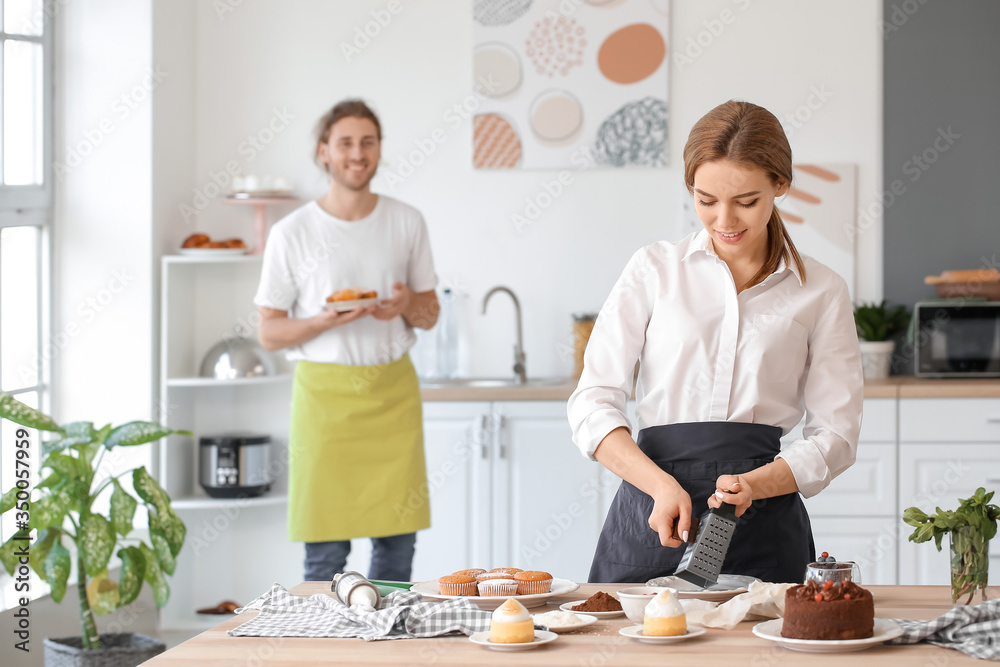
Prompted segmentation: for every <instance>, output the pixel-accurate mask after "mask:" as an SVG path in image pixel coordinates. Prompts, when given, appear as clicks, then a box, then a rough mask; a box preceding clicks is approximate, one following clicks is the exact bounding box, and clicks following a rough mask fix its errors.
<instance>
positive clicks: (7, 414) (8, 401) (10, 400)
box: [0, 393, 61, 431]
mask: <svg viewBox="0 0 1000 667" xmlns="http://www.w3.org/2000/svg"><path fill="white" fill-rule="evenodd" d="M0 417H2V418H4V419H9V420H10V421H12V422H14V423H15V424H20V425H21V426H27V427H28V428H34V429H38V430H39V431H60V430H61V429H60V428H59V424H57V423H56V422H55V421H54V420H53V419H52V417H49V416H48V415H45V414H42V413H41V412H39V411H38V410H36V409H34V408H32V407H30V406H28V405H25V404H24V403H22V402H21V401H19V400H17V399H16V398H14V397H13V396H11V395H10V394H5V393H0Z"/></svg>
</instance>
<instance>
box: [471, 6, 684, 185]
mask: <svg viewBox="0 0 1000 667" xmlns="http://www.w3.org/2000/svg"><path fill="white" fill-rule="evenodd" d="M472 18H473V54H472V62H473V73H474V79H475V81H474V89H475V92H476V94H477V96H478V97H479V98H480V104H479V108H478V109H477V114H476V116H475V118H474V122H473V166H474V167H475V168H476V169H564V168H567V167H569V168H574V169H589V168H619V167H647V168H648V167H665V166H667V156H668V152H667V145H668V144H667V118H668V99H667V91H668V85H667V73H668V71H669V43H668V35H669V34H670V31H669V21H670V16H669V3H668V2H667V0H474V2H473V10H472Z"/></svg>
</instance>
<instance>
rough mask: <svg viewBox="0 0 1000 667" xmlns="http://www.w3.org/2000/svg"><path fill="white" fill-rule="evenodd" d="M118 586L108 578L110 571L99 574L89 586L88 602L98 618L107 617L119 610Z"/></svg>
mask: <svg viewBox="0 0 1000 667" xmlns="http://www.w3.org/2000/svg"><path fill="white" fill-rule="evenodd" d="M118 599H119V595H118V584H116V583H115V581H114V580H113V579H111V578H110V577H108V571H107V570H104V571H102V572H100V573H98V574H97V576H96V577H94V578H93V579H91V580H90V583H89V584H87V601H88V602H89V603H90V608H91V609H93V610H94V613H95V614H97V615H98V616H107V615H108V614H110V613H111V612H113V611H114V610H115V609H117V608H118Z"/></svg>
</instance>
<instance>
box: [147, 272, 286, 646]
mask: <svg viewBox="0 0 1000 667" xmlns="http://www.w3.org/2000/svg"><path fill="white" fill-rule="evenodd" d="M260 270H261V257H260V256H253V255H240V256H219V257H192V256H183V255H177V256H165V257H163V258H162V292H161V319H160V321H161V331H160V346H161V349H160V386H159V396H160V405H161V410H160V412H161V414H160V419H161V421H162V422H163V423H165V424H167V425H169V426H170V427H172V428H177V429H186V430H190V431H192V432H193V433H194V434H195V437H194V438H188V437H179V436H171V437H169V438H167V439H166V440H165V441H164V442H162V443H161V444H160V445H159V448H158V455H157V462H158V467H159V470H158V475H159V482H160V484H161V485H162V486H163V488H164V489H165V490H166V491H167V493H169V494H170V497H171V498H172V500H173V507H174V509H175V510H176V511H177V512H178V513H179V514H180V515H181V518H182V519H184V522H185V524H186V525H187V539H186V540H185V544H184V548H183V549H182V551H181V553H180V555H179V557H178V559H177V570H176V572H175V573H174V575H173V576H172V577H170V579H169V580H168V581H169V583H170V587H171V595H170V601H169V603H168V604H167V606H165V607H164V608H163V609H162V610H161V613H160V627H161V629H163V630H168V631H172V630H176V631H194V630H202V629H207V628H209V627H211V626H213V625H215V624H217V623H218V621H219V617H218V616H205V617H200V616H198V615H197V614H196V613H195V610H196V609H198V608H201V607H211V606H215V605H216V604H218V603H219V602H221V601H223V600H235V601H237V602H238V603H241V604H242V603H245V602H249V601H250V600H252V599H253V598H254V597H256V596H257V595H259V594H260V593H263V592H264V591H266V590H267V589H268V588H269V587H270V586H271V584H272V583H274V582H276V581H279V582H281V583H283V584H286V585H295V584H297V583H299V581H300V580H301V578H302V553H301V551H302V548H301V545H298V544H294V543H290V542H288V538H287V535H286V530H285V528H286V519H285V514H286V511H287V501H288V496H287V489H288V475H287V460H288V458H287V441H288V422H289V408H290V403H291V391H292V370H293V369H292V367H291V364H289V363H288V362H287V361H286V360H285V359H284V355H282V354H280V353H279V354H276V355H275V359H276V362H277V367H278V374H277V375H273V376H267V377H261V378H240V379H234V380H215V379H212V378H202V377H199V376H198V371H199V367H200V365H201V361H202V359H203V358H204V356H205V354H206V353H207V352H208V350H209V349H210V348H211V347H212V346H213V345H214V344H215V343H217V342H218V341H220V340H223V339H225V338H227V337H233V336H244V337H247V338H253V339H256V337H257V328H256V322H257V308H256V306H254V304H253V296H254V294H255V292H256V289H257V284H258V281H259V279H260ZM228 431H253V432H259V433H266V434H268V435H270V436H271V440H272V445H273V448H272V454H273V463H274V471H275V473H276V479H275V482H274V483H273V484H272V488H271V491H270V492H269V493H268V494H265V495H263V496H260V497H257V498H242V499H234V500H225V499H217V498H211V497H209V496H208V495H206V494H205V492H204V491H203V490H202V488H201V487H200V486H199V484H198V456H197V454H198V452H197V448H198V446H197V441H198V438H199V437H200V436H204V435H214V434H219V433H224V432H228Z"/></svg>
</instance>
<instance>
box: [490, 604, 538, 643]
mask: <svg viewBox="0 0 1000 667" xmlns="http://www.w3.org/2000/svg"><path fill="white" fill-rule="evenodd" d="M534 639H535V623H534V621H532V620H531V614H529V613H528V610H527V609H525V608H524V605H523V604H521V603H520V602H518V601H517V600H515V599H513V598H508V600H507V601H506V602H504V603H503V604H502V605H500V606H499V607H497V608H496V611H494V612H493V616H492V618H491V619H490V641H491V642H496V643H499V644H524V643H527V642H530V641H534Z"/></svg>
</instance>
